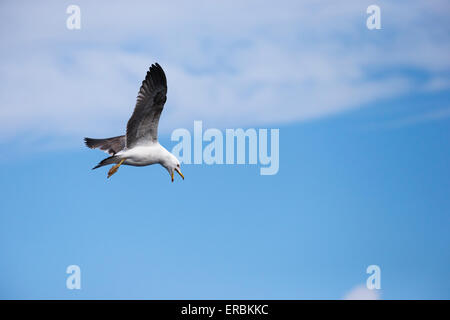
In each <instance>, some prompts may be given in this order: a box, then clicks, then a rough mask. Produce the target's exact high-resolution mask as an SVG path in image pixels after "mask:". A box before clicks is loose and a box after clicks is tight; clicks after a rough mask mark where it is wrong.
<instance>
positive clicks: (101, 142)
mask: <svg viewBox="0 0 450 320" xmlns="http://www.w3.org/2000/svg"><path fill="white" fill-rule="evenodd" d="M84 143H85V144H86V146H88V147H89V148H91V149H96V148H98V149H100V150H103V151H105V152H106V153H109V154H110V155H112V156H113V155H115V154H116V153H117V152H119V151H121V150H123V149H124V148H125V136H119V137H113V138H107V139H92V138H84Z"/></svg>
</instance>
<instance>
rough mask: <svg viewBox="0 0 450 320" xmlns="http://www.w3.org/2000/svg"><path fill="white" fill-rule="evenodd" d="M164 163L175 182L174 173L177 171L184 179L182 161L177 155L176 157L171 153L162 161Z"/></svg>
mask: <svg viewBox="0 0 450 320" xmlns="http://www.w3.org/2000/svg"><path fill="white" fill-rule="evenodd" d="M162 165H163V166H164V167H165V168H166V169H167V171H169V174H170V177H171V178H172V182H173V174H174V172H175V171H176V172H177V173H178V174H179V175H180V176H181V178H183V180H184V176H183V174H182V173H181V170H180V161H178V159H177V157H175V156H174V155H173V154H171V153H169V156H168V157H167V159H166V160H165V161H164V162H163V163H162Z"/></svg>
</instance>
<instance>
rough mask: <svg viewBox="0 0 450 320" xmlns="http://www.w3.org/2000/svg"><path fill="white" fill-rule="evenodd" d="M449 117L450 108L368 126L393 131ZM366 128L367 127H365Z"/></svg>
mask: <svg viewBox="0 0 450 320" xmlns="http://www.w3.org/2000/svg"><path fill="white" fill-rule="evenodd" d="M448 117H450V107H447V108H441V109H437V110H432V111H428V112H423V113H420V114H414V115H408V116H406V117H403V118H400V119H394V120H389V121H384V122H381V123H375V124H372V125H369V126H368V128H370V129H383V128H384V129H395V128H402V127H406V126H412V125H416V124H420V123H426V122H430V121H437V120H443V119H446V118H448ZM366 128H367V127H366Z"/></svg>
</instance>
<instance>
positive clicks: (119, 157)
mask: <svg viewBox="0 0 450 320" xmlns="http://www.w3.org/2000/svg"><path fill="white" fill-rule="evenodd" d="M166 94H167V80H166V75H165V74H164V70H163V69H162V68H161V66H160V65H159V64H158V63H155V64H152V66H151V67H150V69H149V71H147V76H146V77H145V80H144V81H142V85H141V88H140V89H139V93H138V96H137V101H136V107H135V108H134V112H133V115H132V116H131V118H130V120H128V124H127V132H126V134H125V135H123V136H118V137H113V138H106V139H91V138H84V142H85V143H86V146H88V147H89V148H91V149H95V148H99V149H100V150H103V151H105V152H107V153H109V154H110V155H111V156H110V157H108V158H106V159H103V160H102V161H100V163H99V164H98V165H97V166H95V167H94V168H92V169H97V168H100V167H103V166H106V165H109V164H114V166H112V167H111V169H110V170H109V172H108V178H109V177H111V176H112V175H113V174H114V173H116V172H117V170H118V169H119V167H120V166H121V165H122V164H124V165H130V166H148V165H151V164H155V163H159V164H160V165H162V166H163V167H164V168H166V169H167V171H169V174H170V177H171V179H172V182H173V174H174V171H176V172H177V173H178V174H179V175H180V176H181V177H182V178H183V179H184V176H183V174H182V173H181V171H180V162H179V161H178V159H177V158H176V157H175V156H174V155H173V154H171V153H170V152H169V151H167V150H166V149H165V148H164V147H163V146H162V145H160V144H159V143H158V122H159V117H160V116H161V112H162V110H163V108H164V103H165V102H166V99H167V97H166Z"/></svg>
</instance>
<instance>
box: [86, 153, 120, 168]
mask: <svg viewBox="0 0 450 320" xmlns="http://www.w3.org/2000/svg"><path fill="white" fill-rule="evenodd" d="M116 162H117V157H116V156H111V157H108V158H106V159H103V160H102V161H100V162H99V163H98V165H96V166H95V167H93V168H92V170H94V169H97V168H100V167H103V166H107V165H108V164H113V163H116Z"/></svg>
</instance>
